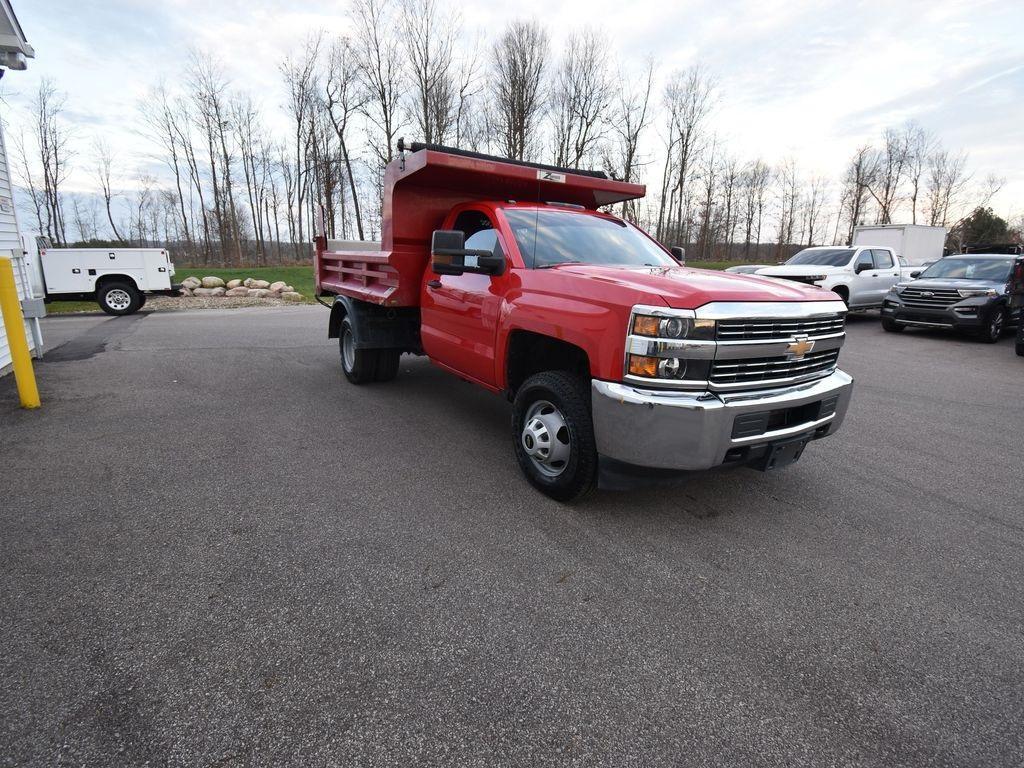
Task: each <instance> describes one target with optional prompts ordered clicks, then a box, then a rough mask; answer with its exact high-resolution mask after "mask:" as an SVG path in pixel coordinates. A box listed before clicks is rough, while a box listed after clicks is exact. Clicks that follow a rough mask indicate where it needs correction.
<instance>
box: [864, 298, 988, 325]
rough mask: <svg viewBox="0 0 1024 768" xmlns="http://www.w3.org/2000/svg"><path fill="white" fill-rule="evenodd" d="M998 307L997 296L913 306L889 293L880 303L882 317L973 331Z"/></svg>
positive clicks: (986, 321) (983, 323) (903, 321)
mask: <svg viewBox="0 0 1024 768" xmlns="http://www.w3.org/2000/svg"><path fill="white" fill-rule="evenodd" d="M999 306H1000V304H999V301H997V300H996V299H989V298H970V299H964V300H963V301H960V302H957V303H956V304H951V305H950V306H948V307H915V306H908V305H906V304H904V303H903V301H902V300H900V298H899V296H898V295H897V296H893V295H892V294H889V295H888V296H886V297H885V300H884V301H883V302H882V317H883V318H889V319H890V320H892V321H893V322H896V323H899V324H900V325H909V326H916V327H919V328H962V329H966V330H974V329H977V328H984V327H985V326H986V325H987V324H988V321H989V317H990V315H991V314H992V310H993V309H995V308H997V307H999Z"/></svg>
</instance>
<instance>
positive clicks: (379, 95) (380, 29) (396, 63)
mask: <svg viewBox="0 0 1024 768" xmlns="http://www.w3.org/2000/svg"><path fill="white" fill-rule="evenodd" d="M352 22H353V26H354V27H355V38H354V41H353V53H354V55H355V58H356V64H357V65H358V67H359V75H360V80H361V81H362V86H363V89H364V90H365V91H366V102H365V103H364V105H363V114H364V115H366V118H367V120H369V122H370V124H371V125H372V126H373V128H374V129H375V130H374V131H373V133H375V134H376V136H375V137H374V138H373V139H371V145H370V148H371V149H372V150H373V152H374V154H375V155H376V156H377V159H378V161H379V162H380V165H381V166H383V165H385V164H387V163H389V162H391V158H392V157H393V147H394V145H395V137H396V136H397V135H398V131H399V129H400V125H399V104H400V101H401V87H402V86H401V52H400V47H399V42H398V38H397V36H396V34H395V27H396V22H395V12H394V8H393V6H392V4H391V1H390V0H354V2H353V4H352Z"/></svg>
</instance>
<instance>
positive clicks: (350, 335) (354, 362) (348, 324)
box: [338, 317, 379, 384]
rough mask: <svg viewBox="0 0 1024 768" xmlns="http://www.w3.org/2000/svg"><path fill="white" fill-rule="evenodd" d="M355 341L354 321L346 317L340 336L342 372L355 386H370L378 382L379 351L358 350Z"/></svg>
mask: <svg viewBox="0 0 1024 768" xmlns="http://www.w3.org/2000/svg"><path fill="white" fill-rule="evenodd" d="M354 340H355V332H354V330H353V328H352V320H351V319H349V318H348V317H346V318H345V319H344V320H342V321H341V333H339V334H338V351H339V353H340V354H341V370H342V372H343V373H344V374H345V378H346V379H348V380H349V381H350V382H352V383H353V384H369V383H370V382H371V381H377V365H378V362H379V351H378V350H376V349H356V348H355V346H354ZM346 346H348V349H347V351H348V354H346Z"/></svg>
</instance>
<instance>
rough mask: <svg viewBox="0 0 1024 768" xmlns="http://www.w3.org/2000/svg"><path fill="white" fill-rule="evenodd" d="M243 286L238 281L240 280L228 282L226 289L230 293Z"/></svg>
mask: <svg viewBox="0 0 1024 768" xmlns="http://www.w3.org/2000/svg"><path fill="white" fill-rule="evenodd" d="M241 284H242V281H241V280H238V279H235V280H228V282H227V285H225V286H224V287H225V288H227V289H228V290H229V291H230V290H231V289H232V288H237V287H238V286H240V285H241Z"/></svg>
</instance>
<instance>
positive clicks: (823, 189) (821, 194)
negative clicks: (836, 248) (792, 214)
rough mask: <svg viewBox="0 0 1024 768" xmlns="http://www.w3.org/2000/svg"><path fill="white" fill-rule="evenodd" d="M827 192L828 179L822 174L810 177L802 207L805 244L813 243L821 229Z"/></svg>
mask: <svg viewBox="0 0 1024 768" xmlns="http://www.w3.org/2000/svg"><path fill="white" fill-rule="evenodd" d="M827 193H828V180H827V179H825V178H824V177H822V176H815V177H814V178H813V179H811V181H810V184H808V186H807V191H806V192H805V193H804V198H803V205H802V208H803V214H804V233H805V234H806V235H807V238H806V242H807V245H814V244H815V243H816V242H817V241H818V239H819V236H820V233H821V232H822V230H823V228H822V226H821V216H822V213H823V211H824V208H825V200H826V199H827Z"/></svg>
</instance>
